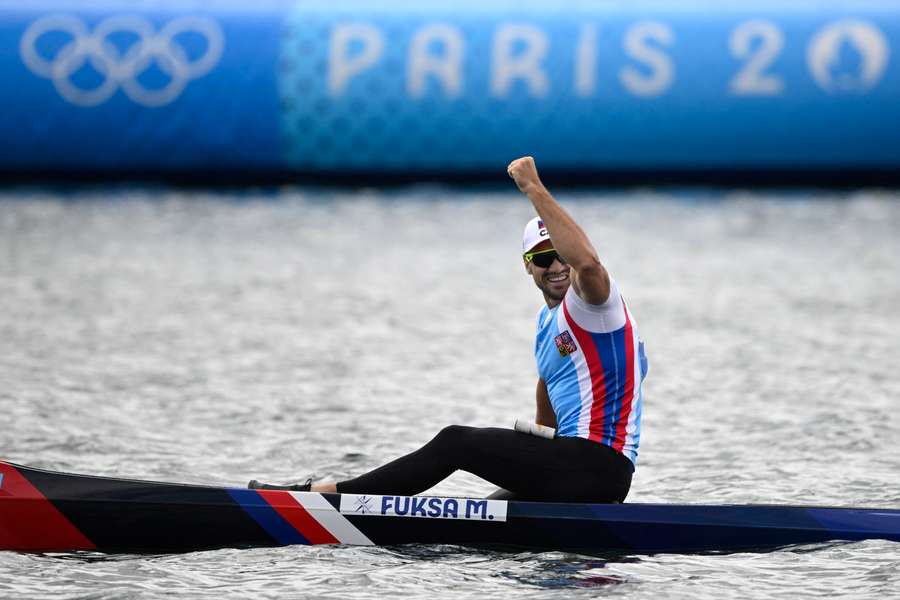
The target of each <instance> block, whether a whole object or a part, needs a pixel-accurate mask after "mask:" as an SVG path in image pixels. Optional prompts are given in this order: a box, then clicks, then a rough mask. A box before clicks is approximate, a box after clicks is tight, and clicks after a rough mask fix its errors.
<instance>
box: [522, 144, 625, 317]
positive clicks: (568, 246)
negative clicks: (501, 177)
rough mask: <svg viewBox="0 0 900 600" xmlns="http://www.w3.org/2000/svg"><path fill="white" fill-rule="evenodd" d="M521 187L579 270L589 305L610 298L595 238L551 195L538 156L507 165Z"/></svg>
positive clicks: (577, 281)
mask: <svg viewBox="0 0 900 600" xmlns="http://www.w3.org/2000/svg"><path fill="white" fill-rule="evenodd" d="M507 172H508V173H509V176H510V177H512V178H513V179H514V180H515V182H516V185H517V186H518V187H519V190H520V191H521V192H522V193H523V194H525V195H526V196H527V197H528V199H529V200H531V203H532V204H533V205H534V209H535V210H536V211H537V214H538V215H539V216H540V217H541V220H542V221H543V222H544V226H545V227H546V228H547V233H549V234H550V240H551V241H552V242H553V247H554V248H555V249H556V251H557V252H558V253H559V255H560V256H562V257H563V259H565V261H566V262H567V263H568V264H569V265H570V266H571V267H572V270H574V271H575V277H573V279H572V281H573V283H574V285H575V292H576V293H578V295H579V296H580V297H581V298H582V299H583V300H585V301H586V302H588V303H589V304H603V303H604V302H606V300H607V298H609V288H610V282H609V274H608V273H607V272H606V268H605V267H604V266H603V264H602V263H601V262H600V259H599V258H598V256H597V251H596V250H595V249H594V246H593V244H591V240H590V239H589V238H588V236H587V234H585V233H584V230H583V229H581V227H580V226H579V225H578V223H576V222H575V220H574V219H573V218H572V217H571V216H570V215H569V213H567V212H566V211H565V209H564V208H563V207H562V206H560V205H559V203H558V202H557V201H556V200H555V199H554V198H553V196H551V195H550V192H548V191H547V188H545V187H544V184H543V183H541V180H540V178H539V177H538V173H537V168H536V167H535V165H534V159H533V158H531V157H530V156H525V157H522V158H519V159H516V160H514V161H513V162H511V163H510V165H509V167H508V168H507Z"/></svg>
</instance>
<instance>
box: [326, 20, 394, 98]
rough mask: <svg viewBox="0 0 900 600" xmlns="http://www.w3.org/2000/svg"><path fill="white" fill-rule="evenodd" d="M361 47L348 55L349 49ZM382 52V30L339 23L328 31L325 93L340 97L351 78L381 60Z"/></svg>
mask: <svg viewBox="0 0 900 600" xmlns="http://www.w3.org/2000/svg"><path fill="white" fill-rule="evenodd" d="M354 42H355V43H357V44H361V45H362V48H361V49H360V50H359V51H358V52H357V53H355V55H352V56H351V51H350V50H351V46H352V45H353V44H354ZM383 52H384V36H383V35H382V33H381V31H380V30H379V29H377V28H376V27H373V26H372V25H368V24H366V23H342V24H340V25H337V26H335V28H334V29H333V30H332V32H331V42H330V45H329V49H328V65H329V66H328V91H329V93H330V94H331V95H332V96H340V95H341V94H343V93H344V91H345V90H346V89H347V84H348V83H349V81H350V79H351V78H352V77H354V76H356V75H359V74H360V73H362V72H363V71H365V70H366V69H368V68H369V67H371V66H372V65H374V64H375V63H376V62H378V60H379V59H380V58H381V55H382V53H383Z"/></svg>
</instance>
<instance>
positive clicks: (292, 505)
mask: <svg viewBox="0 0 900 600" xmlns="http://www.w3.org/2000/svg"><path fill="white" fill-rule="evenodd" d="M258 492H259V495H260V496H262V497H263V499H265V501H266V502H268V503H269V505H270V506H271V507H272V508H274V509H275V511H276V512H277V513H278V514H279V515H281V518H282V519H284V520H285V521H287V522H288V523H290V524H291V526H292V527H293V528H294V529H296V530H297V531H299V532H300V535H302V536H303V537H305V538H306V539H307V540H309V543H310V544H339V543H340V541H338V539H337V538H336V537H334V536H333V535H331V532H330V531H328V530H327V529H325V528H324V527H323V526H322V525H321V524H320V523H319V522H318V521H316V519H315V517H313V516H312V515H311V514H309V511H308V510H306V509H305V508H304V507H303V505H302V504H300V503H299V502H297V499H296V498H294V496H292V495H291V493H290V492H282V491H278V490H258Z"/></svg>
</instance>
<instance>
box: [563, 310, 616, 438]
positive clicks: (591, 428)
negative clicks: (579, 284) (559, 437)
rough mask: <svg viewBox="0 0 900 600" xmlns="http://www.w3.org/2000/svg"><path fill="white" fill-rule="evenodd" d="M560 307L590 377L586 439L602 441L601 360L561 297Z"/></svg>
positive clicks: (603, 395)
mask: <svg viewBox="0 0 900 600" xmlns="http://www.w3.org/2000/svg"><path fill="white" fill-rule="evenodd" d="M562 307H563V314H564V315H565V317H566V322H567V323H568V324H569V329H571V330H572V333H574V334H575V339H576V340H578V345H579V346H580V347H581V353H582V354H583V355H584V360H585V362H586V363H587V366H588V373H589V374H590V377H591V397H592V399H593V400H592V402H591V421H590V424H589V425H588V439H589V440H592V441H595V442H601V443H602V438H603V401H604V399H605V398H606V375H605V373H604V370H603V361H601V360H600V355H599V354H598V353H597V346H595V345H594V340H593V338H591V334H590V333H589V332H587V331H585V330H584V329H582V328H581V327H579V326H578V324H577V323H576V322H575V319H573V318H572V315H570V314H569V308H568V307H567V306H566V300H565V298H563V302H562Z"/></svg>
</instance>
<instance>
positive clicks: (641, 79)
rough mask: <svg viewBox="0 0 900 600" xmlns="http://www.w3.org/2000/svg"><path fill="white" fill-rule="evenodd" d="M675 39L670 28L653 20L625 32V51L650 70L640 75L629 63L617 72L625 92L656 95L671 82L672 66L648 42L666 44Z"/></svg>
mask: <svg viewBox="0 0 900 600" xmlns="http://www.w3.org/2000/svg"><path fill="white" fill-rule="evenodd" d="M674 40H675V34H674V33H673V32H672V29H671V27H669V26H668V25H666V24H664V23H659V22H656V21H643V22H641V23H637V24H636V25H633V26H632V27H630V28H629V29H628V31H627V32H625V43H624V47H625V53H626V54H627V55H628V56H629V57H631V58H633V59H635V60H637V61H638V62H640V63H642V64H644V65H645V66H646V67H648V68H649V69H650V74H649V75H647V74H643V73H641V72H640V71H639V70H638V69H636V68H634V67H633V66H627V67H623V68H622V70H621V71H619V80H620V81H621V82H622V85H624V86H625V89H627V90H628V91H629V92H631V93H632V94H634V95H636V96H644V97H650V96H659V95H660V94H662V93H664V92H665V91H666V90H667V89H668V88H669V86H670V85H671V84H672V81H673V79H674V78H675V65H674V63H672V59H671V58H669V56H668V55H667V54H665V53H664V52H661V51H660V50H659V49H658V48H655V47H653V46H651V45H650V44H649V42H651V41H652V42H655V43H657V44H659V45H662V46H670V45H671V44H672V43H673V41H674Z"/></svg>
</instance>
